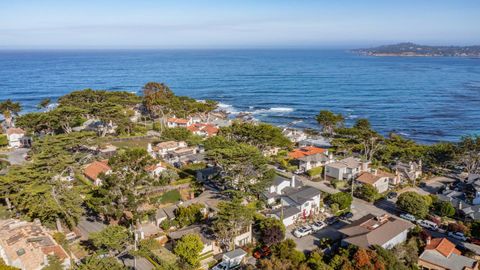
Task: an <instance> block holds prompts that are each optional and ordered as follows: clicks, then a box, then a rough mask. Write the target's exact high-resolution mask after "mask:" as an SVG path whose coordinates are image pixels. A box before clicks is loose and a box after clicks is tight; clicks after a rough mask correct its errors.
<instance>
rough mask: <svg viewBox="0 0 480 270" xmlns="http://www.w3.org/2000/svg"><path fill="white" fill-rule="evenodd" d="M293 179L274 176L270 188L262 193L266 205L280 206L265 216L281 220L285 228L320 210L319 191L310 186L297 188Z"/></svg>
mask: <svg viewBox="0 0 480 270" xmlns="http://www.w3.org/2000/svg"><path fill="white" fill-rule="evenodd" d="M299 184H300V183H297V181H296V180H295V177H292V178H291V179H288V178H285V177H282V176H276V177H275V178H274V180H273V183H272V185H271V186H270V187H268V188H267V190H266V191H265V192H263V194H262V195H263V197H264V198H265V199H266V201H267V204H269V205H271V206H272V205H273V204H275V203H276V202H279V203H280V205H279V207H277V208H276V209H274V210H272V211H271V212H270V213H268V214H267V215H268V216H270V217H273V218H276V219H279V220H282V222H283V224H284V225H285V226H290V225H292V224H294V223H295V222H296V221H297V220H299V219H302V218H307V217H308V216H310V215H314V214H316V213H317V212H318V211H319V210H320V194H321V192H320V190H318V189H316V188H314V187H310V186H299Z"/></svg>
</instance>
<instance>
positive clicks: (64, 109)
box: [48, 106, 87, 133]
mask: <svg viewBox="0 0 480 270" xmlns="http://www.w3.org/2000/svg"><path fill="white" fill-rule="evenodd" d="M86 112H87V111H86V110H83V109H80V108H76V107H72V106H60V107H58V108H56V109H55V110H53V111H51V112H48V114H50V115H51V116H52V117H54V119H55V123H58V125H59V126H60V127H61V128H62V130H63V132H64V133H70V132H72V127H75V126H79V125H81V124H82V122H83V121H84V118H83V117H82V115H84V114H85V113H86Z"/></svg>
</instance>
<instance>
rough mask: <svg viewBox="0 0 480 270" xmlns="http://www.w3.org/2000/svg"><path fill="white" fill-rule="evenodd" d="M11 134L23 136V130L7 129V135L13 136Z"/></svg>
mask: <svg viewBox="0 0 480 270" xmlns="http://www.w3.org/2000/svg"><path fill="white" fill-rule="evenodd" d="M13 134H25V130H23V129H21V128H9V129H7V135H13Z"/></svg>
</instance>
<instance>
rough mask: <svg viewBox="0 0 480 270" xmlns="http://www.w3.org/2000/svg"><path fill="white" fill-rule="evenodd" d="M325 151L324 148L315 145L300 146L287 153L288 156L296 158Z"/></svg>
mask: <svg viewBox="0 0 480 270" xmlns="http://www.w3.org/2000/svg"><path fill="white" fill-rule="evenodd" d="M326 151H327V150H326V149H323V148H320V147H316V146H305V147H302V148H297V149H294V150H293V151H292V152H290V153H288V156H289V157H290V158H294V159H298V158H301V157H305V156H310V155H315V154H321V153H325V152H326Z"/></svg>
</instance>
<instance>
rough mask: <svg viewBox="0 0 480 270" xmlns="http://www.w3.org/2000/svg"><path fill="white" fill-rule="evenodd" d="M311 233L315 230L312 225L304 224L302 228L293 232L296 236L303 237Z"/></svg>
mask: <svg viewBox="0 0 480 270" xmlns="http://www.w3.org/2000/svg"><path fill="white" fill-rule="evenodd" d="M311 233H313V230H312V228H311V227H310V226H303V227H300V228H298V229H296V230H295V231H294V232H293V235H295V237H298V238H301V237H304V236H307V235H309V234H311Z"/></svg>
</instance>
